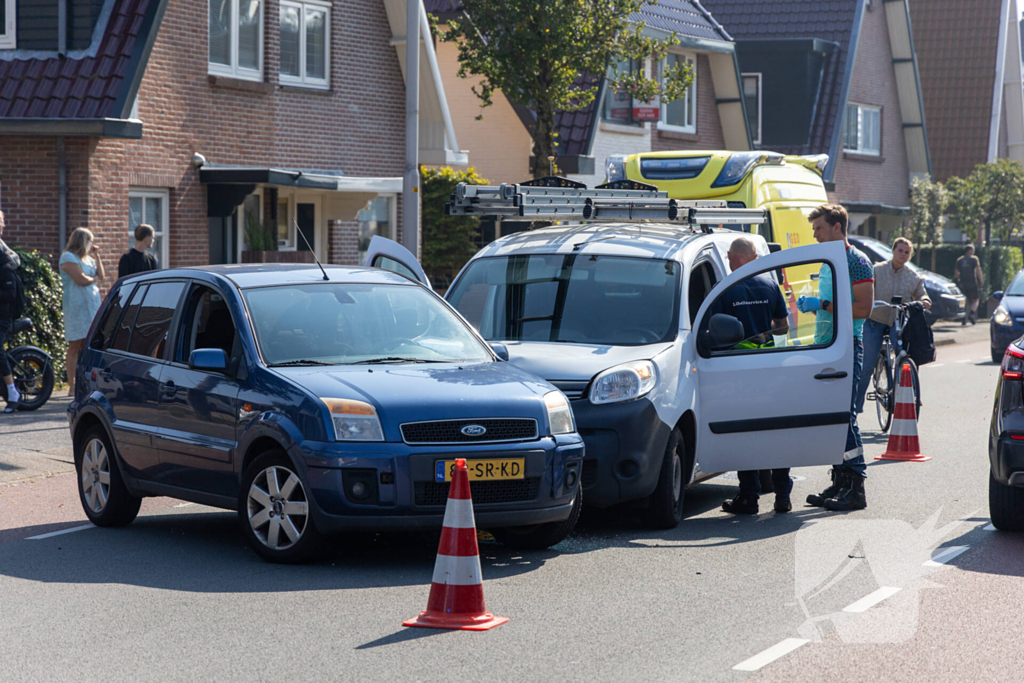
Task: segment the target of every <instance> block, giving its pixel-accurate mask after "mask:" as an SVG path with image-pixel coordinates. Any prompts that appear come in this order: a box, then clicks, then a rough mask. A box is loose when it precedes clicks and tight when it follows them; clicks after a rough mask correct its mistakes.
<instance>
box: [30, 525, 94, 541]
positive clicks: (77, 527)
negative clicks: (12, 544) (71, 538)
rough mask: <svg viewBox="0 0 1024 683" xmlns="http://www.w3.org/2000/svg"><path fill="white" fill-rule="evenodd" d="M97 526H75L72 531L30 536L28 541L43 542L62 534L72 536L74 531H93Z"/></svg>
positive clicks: (62, 530)
mask: <svg viewBox="0 0 1024 683" xmlns="http://www.w3.org/2000/svg"><path fill="white" fill-rule="evenodd" d="M95 526H96V525H95V524H84V525H82V526H73V527H71V528H70V529H61V530H60V531H51V532H50V533H48V534H40V535H39V536H29V537H28V538H26V539H25V540H26V541H41V540H43V539H44V538H53V537H54V536H60V535H61V534H70V533H71V532H73V531H83V530H85V529H92V528H94V527H95Z"/></svg>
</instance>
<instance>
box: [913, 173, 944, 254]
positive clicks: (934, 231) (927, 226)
mask: <svg viewBox="0 0 1024 683" xmlns="http://www.w3.org/2000/svg"><path fill="white" fill-rule="evenodd" d="M948 205H949V192H948V191H947V190H946V188H945V186H943V184H942V183H938V182H935V181H933V180H932V179H931V177H929V176H924V177H923V178H914V181H913V182H912V183H911V184H910V208H911V218H910V226H909V227H910V229H909V231H908V233H909V234H908V237H909V238H910V241H911V242H913V243H914V244H915V245H921V244H930V245H931V252H932V265H931V270H932V271H933V272H934V271H935V247H937V246H938V245H939V244H942V226H943V224H944V223H945V222H946V208H947V207H948Z"/></svg>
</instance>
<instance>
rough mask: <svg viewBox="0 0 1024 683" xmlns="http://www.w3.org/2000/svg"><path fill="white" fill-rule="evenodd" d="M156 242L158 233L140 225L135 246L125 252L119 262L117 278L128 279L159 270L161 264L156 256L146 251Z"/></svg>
mask: <svg viewBox="0 0 1024 683" xmlns="http://www.w3.org/2000/svg"><path fill="white" fill-rule="evenodd" d="M155 241H156V231H155V230H153V226H152V225H146V224H145V223H139V225H138V226H136V228H135V246H134V247H132V248H131V249H129V250H128V251H127V252H125V254H124V255H123V256H122V257H121V260H120V261H119V262H118V264H117V277H119V278H122V277H127V276H129V275H135V274H136V273H145V272H146V271H148V270H156V269H157V268H159V267H160V263H159V262H158V261H157V260H156V256H153V255H152V254H150V253H149V252H148V251H146V250H147V249H150V248H152V246H153V242H155Z"/></svg>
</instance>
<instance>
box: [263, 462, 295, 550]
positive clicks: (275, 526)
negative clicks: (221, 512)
mask: <svg viewBox="0 0 1024 683" xmlns="http://www.w3.org/2000/svg"><path fill="white" fill-rule="evenodd" d="M248 511H249V527H250V528H251V529H252V532H253V534H254V535H255V536H256V538H258V539H259V540H260V542H261V543H262V544H263V545H265V546H266V547H268V548H270V549H271V550H287V549H288V548H291V547H292V546H293V545H295V544H296V543H298V542H299V539H300V538H302V534H303V532H304V531H305V530H306V524H308V523H309V502H308V501H307V499H306V491H305V489H304V488H303V487H302V482H301V481H299V477H298V476H297V475H296V474H295V473H294V472H291V471H290V470H288V469H287V468H285V467H279V466H277V465H274V466H272V467H268V468H266V469H265V470H263V471H262V472H260V473H259V474H258V475H256V478H255V479H254V480H253V482H252V486H250V487H249V495H248Z"/></svg>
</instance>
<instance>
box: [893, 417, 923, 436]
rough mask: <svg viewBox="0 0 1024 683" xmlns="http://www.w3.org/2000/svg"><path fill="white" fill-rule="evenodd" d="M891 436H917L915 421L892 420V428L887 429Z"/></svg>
mask: <svg viewBox="0 0 1024 683" xmlns="http://www.w3.org/2000/svg"><path fill="white" fill-rule="evenodd" d="M889 434H890V435H891V436H913V437H916V436H917V422H915V421H914V420H893V421H892V429H890V430H889Z"/></svg>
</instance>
